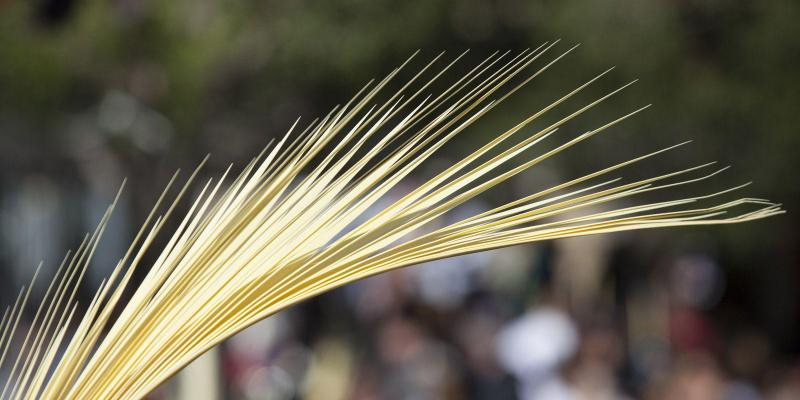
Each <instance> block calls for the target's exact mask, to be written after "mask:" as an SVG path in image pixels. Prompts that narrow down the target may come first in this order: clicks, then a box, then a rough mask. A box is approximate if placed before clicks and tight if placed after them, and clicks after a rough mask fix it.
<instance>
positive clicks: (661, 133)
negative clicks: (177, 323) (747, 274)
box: [0, 0, 800, 254]
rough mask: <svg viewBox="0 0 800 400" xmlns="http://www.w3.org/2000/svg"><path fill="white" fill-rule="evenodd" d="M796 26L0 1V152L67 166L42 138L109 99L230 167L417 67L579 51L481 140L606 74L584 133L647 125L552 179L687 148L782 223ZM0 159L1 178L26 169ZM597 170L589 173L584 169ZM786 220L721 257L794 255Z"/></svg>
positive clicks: (703, 6) (558, 5)
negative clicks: (408, 64) (603, 100)
mask: <svg viewBox="0 0 800 400" xmlns="http://www.w3.org/2000/svg"><path fill="white" fill-rule="evenodd" d="M798 18H800V3H798V2H797V1H792V0H783V1H781V0H776V1H757V2H751V1H743V0H738V1H722V0H710V1H709V0H680V1H666V0H660V1H634V0H613V1H599V0H591V1H578V0H558V1H553V0H550V1H546V0H540V1H529V2H515V1H511V0H493V1H481V0H467V1H458V2H455V1H452V2H451V1H445V0H409V1H401V2H397V1H389V0H372V1H364V0H345V1H322V0H319V1H313V0H305V1H240V2H225V1H219V0H195V1H189V0H176V1H167V2H159V1H146V0H114V1H110V0H104V1H98V0H71V1H66V0H62V1H57V0H40V1H8V0H6V1H3V2H0V127H2V129H3V130H4V133H3V136H5V138H3V139H0V143H2V145H3V146H5V147H7V148H9V149H10V148H17V147H19V146H17V147H14V146H11V145H8V146H6V142H9V141H13V140H15V139H10V138H12V137H14V135H17V136H20V135H33V136H35V137H37V138H41V139H36V140H34V141H33V142H32V143H35V144H38V145H40V146H41V148H40V149H41V151H42V153H43V154H47V156H48V157H54V158H56V159H57V158H58V157H66V156H65V155H64V154H62V153H64V151H62V148H63V147H64V146H63V144H59V143H61V142H58V141H50V140H48V139H47V138H51V137H56V136H58V135H61V134H62V133H63V131H64V129H65V128H64V127H65V125H66V124H67V123H66V122H65V121H68V120H70V118H72V117H73V116H74V115H76V114H81V113H85V112H86V111H87V110H92V109H94V108H95V107H98V104H99V103H101V101H102V99H103V98H104V97H105V96H107V95H108V93H109V92H110V91H116V92H120V93H126V94H129V95H131V96H132V97H133V98H135V99H136V101H138V102H141V104H143V105H144V106H146V107H147V108H148V109H152V110H154V111H155V112H157V113H159V114H160V115H163V116H164V117H165V119H166V120H167V121H169V124H170V127H171V129H170V132H172V134H174V136H175V138H174V140H173V141H172V142H171V143H172V147H171V148H170V152H171V153H170V154H188V155H190V156H194V155H197V154H203V153H205V152H208V151H211V152H216V153H217V154H220V153H221V154H222V156H221V157H222V158H223V159H225V157H231V156H233V155H237V156H238V157H239V158H240V159H243V158H246V157H249V156H250V155H251V154H250V153H252V148H250V147H249V146H250V145H256V144H263V143H265V142H266V138H265V136H270V135H277V134H279V133H280V132H281V131H282V130H283V129H285V127H286V126H287V125H288V124H289V123H290V122H291V121H292V120H293V119H294V118H295V117H296V116H297V115H299V114H302V115H304V116H305V117H313V116H317V115H320V114H323V113H324V111H325V110H327V109H328V108H330V107H331V106H332V105H334V104H336V103H337V102H340V101H343V100H344V99H346V98H348V97H349V96H350V95H351V94H352V93H354V92H355V90H356V88H358V87H360V86H361V85H362V84H363V83H364V82H365V81H366V80H367V79H368V78H371V77H378V76H381V75H382V74H385V73H386V72H388V71H389V70H390V69H391V68H393V67H394V66H396V65H398V64H399V63H401V62H402V61H403V60H404V59H405V58H406V57H407V56H408V55H409V54H411V53H412V52H413V51H415V50H416V49H422V50H423V51H422V53H423V58H429V57H432V56H433V55H435V54H436V53H437V52H438V51H440V50H448V51H451V53H452V54H457V53H459V52H460V51H462V50H464V49H466V48H471V49H472V50H473V54H472V55H471V57H472V58H471V59H472V60H477V59H480V58H481V57H483V56H485V55H488V54H489V53H490V52H491V51H493V50H494V49H515V50H516V49H523V48H526V47H532V46H536V45H538V44H540V43H541V42H543V41H546V40H552V39H554V38H562V39H563V40H564V42H565V43H575V42H580V43H582V44H583V45H582V47H581V48H580V49H578V50H577V51H576V52H574V54H572V55H570V56H569V57H568V58H567V59H565V60H564V61H563V62H561V63H560V64H559V65H558V69H557V70H555V71H554V72H550V73H548V74H547V76H546V77H545V78H543V80H542V82H541V83H540V82H536V83H535V84H534V85H533V87H532V89H531V90H527V91H525V92H524V93H522V94H520V96H518V98H517V99H516V100H515V101H513V102H512V103H511V105H509V108H506V109H505V110H506V112H504V113H501V114H499V115H494V116H490V117H489V118H488V119H487V124H489V125H490V126H494V125H497V126H505V125H507V124H508V123H509V121H511V120H512V119H516V118H518V117H519V116H520V115H522V114H523V113H525V112H531V111H532V110H534V109H535V108H536V107H537V106H538V105H540V104H542V102H543V101H546V100H547V99H551V98H554V96H555V95H558V94H560V93H563V92H564V90H565V89H566V88H571V87H574V86H575V85H576V84H577V83H578V82H582V81H584V80H586V79H588V78H589V77H591V76H593V74H595V73H597V72H600V71H602V70H604V69H605V68H607V67H608V66H611V65H616V66H617V69H616V70H615V72H614V73H613V80H616V82H617V83H619V82H624V81H626V80H628V79H631V78H634V77H639V78H641V82H640V83H639V84H638V85H637V86H636V88H635V89H633V90H631V91H630V92H629V93H627V94H626V95H625V96H623V97H621V98H620V99H619V100H617V101H615V102H614V105H613V107H611V108H608V110H609V111H608V112H603V113H601V115H593V116H589V117H588V118H589V121H591V122H597V121H604V120H608V119H610V118H612V117H615V116H617V115H620V114H622V113H624V112H627V111H628V110H631V109H633V108H634V107H636V106H639V105H642V104H647V103H650V102H653V103H655V106H656V107H654V109H653V110H651V111H648V112H647V113H646V114H645V115H643V116H641V117H638V118H636V119H635V121H633V122H631V123H627V125H625V127H624V129H619V130H618V131H620V132H615V133H613V135H614V136H613V138H611V139H606V140H598V141H596V142H595V144H593V146H594V147H592V148H591V149H588V150H583V151H584V153H580V152H579V153H578V155H579V156H576V157H572V158H570V159H568V160H565V161H564V163H565V168H571V165H579V164H581V163H587V162H604V161H608V160H615V159H619V158H621V157H624V156H627V155H631V154H632V153H637V154H638V153H639V152H641V151H644V150H645V149H652V148H654V147H658V146H662V145H668V144H673V143H676V142H678V141H681V140H684V139H687V138H694V139H696V145H695V146H692V147H690V148H688V149H687V150H685V151H683V152H681V153H680V154H678V155H673V156H671V157H676V158H679V159H680V160H681V161H684V160H693V161H692V162H694V161H697V162H701V161H705V160H708V159H717V160H719V161H720V162H721V163H723V164H726V163H733V164H735V166H736V168H735V169H734V171H735V172H733V174H732V175H733V176H735V177H743V178H745V177H754V178H756V179H757V184H756V185H755V189H754V192H756V193H758V194H759V195H761V194H763V195H764V196H765V197H769V198H771V199H775V200H777V201H783V202H785V203H787V208H788V209H789V210H790V213H791V212H792V211H793V210H796V209H797V208H798V207H797V206H800V202H798V192H799V191H800V189H798V185H797V184H796V178H795V177H794V175H793V173H794V172H795V171H797V170H798V168H800V161H798V157H797V156H796V154H795V151H796V150H797V149H799V148H800V135H798V133H797V114H798V105H800V74H799V73H798V70H799V68H798V66H800V40H797V39H798V38H800V24H798V23H797V20H798ZM613 84H616V83H613ZM613 84H609V85H612V86H613ZM609 87H611V86H609ZM609 113H612V114H609ZM12 127H13V128H12ZM494 133H495V132H493V131H489V130H485V129H484V130H481V131H480V132H478V133H476V134H473V136H471V138H472V139H480V136H489V135H493V134H494ZM221 138H222V139H221ZM19 140H21V139H19ZM466 143H468V144H469V143H470V142H469V141H468V142H466ZM621 143H622V144H624V145H622V146H621V145H620V144H621ZM243 149H247V154H242V152H243ZM118 150H119V151H120V152H121V153H126V152H127V153H136V152H137V151H140V150H139V149H137V148H135V147H133V146H128V147H126V146H121V147H120V148H118ZM2 153H3V155H4V157H6V158H5V163H7V164H13V163H15V162H18V163H23V162H26V161H25V160H23V159H21V158H17V159H15V158H14V154H9V153H10V151H8V152H2ZM596 154H602V155H603V156H602V157H599V158H600V159H601V160H598V157H591V158H592V160H587V159H588V158H590V157H586V156H587V155H596ZM129 155H130V154H129ZM131 157H135V154H134V155H132V156H131ZM673 161H675V160H673ZM576 168H577V167H576ZM737 182H738V181H737ZM791 215H792V214H790V215H789V216H788V217H787V218H785V219H784V220H783V221H782V222H778V223H770V225H764V224H765V223H760V224H754V227H753V228H752V229H749V230H737V231H736V232H738V233H734V232H733V231H731V232H728V231H725V232H726V233H725V234H729V235H740V237H735V238H734V239H733V240H734V242H735V243H745V246H748V245H749V246H757V245H761V244H763V243H759V242H758V241H754V240H753V238H754V237H756V238H758V237H761V236H764V235H775V236H778V237H779V239H778V240H779V241H781V240H782V241H785V242H783V244H780V245H777V246H779V247H781V248H782V249H783V250H784V252H789V253H792V254H796V247H794V245H793V244H794V243H796V241H797V238H796V234H795V233H794V232H795V229H794V227H795V226H796V222H797V220H796V218H794V217H792V216H791ZM776 226H777V228H776ZM754 235H756V236H754ZM773 250H774V249H773Z"/></svg>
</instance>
